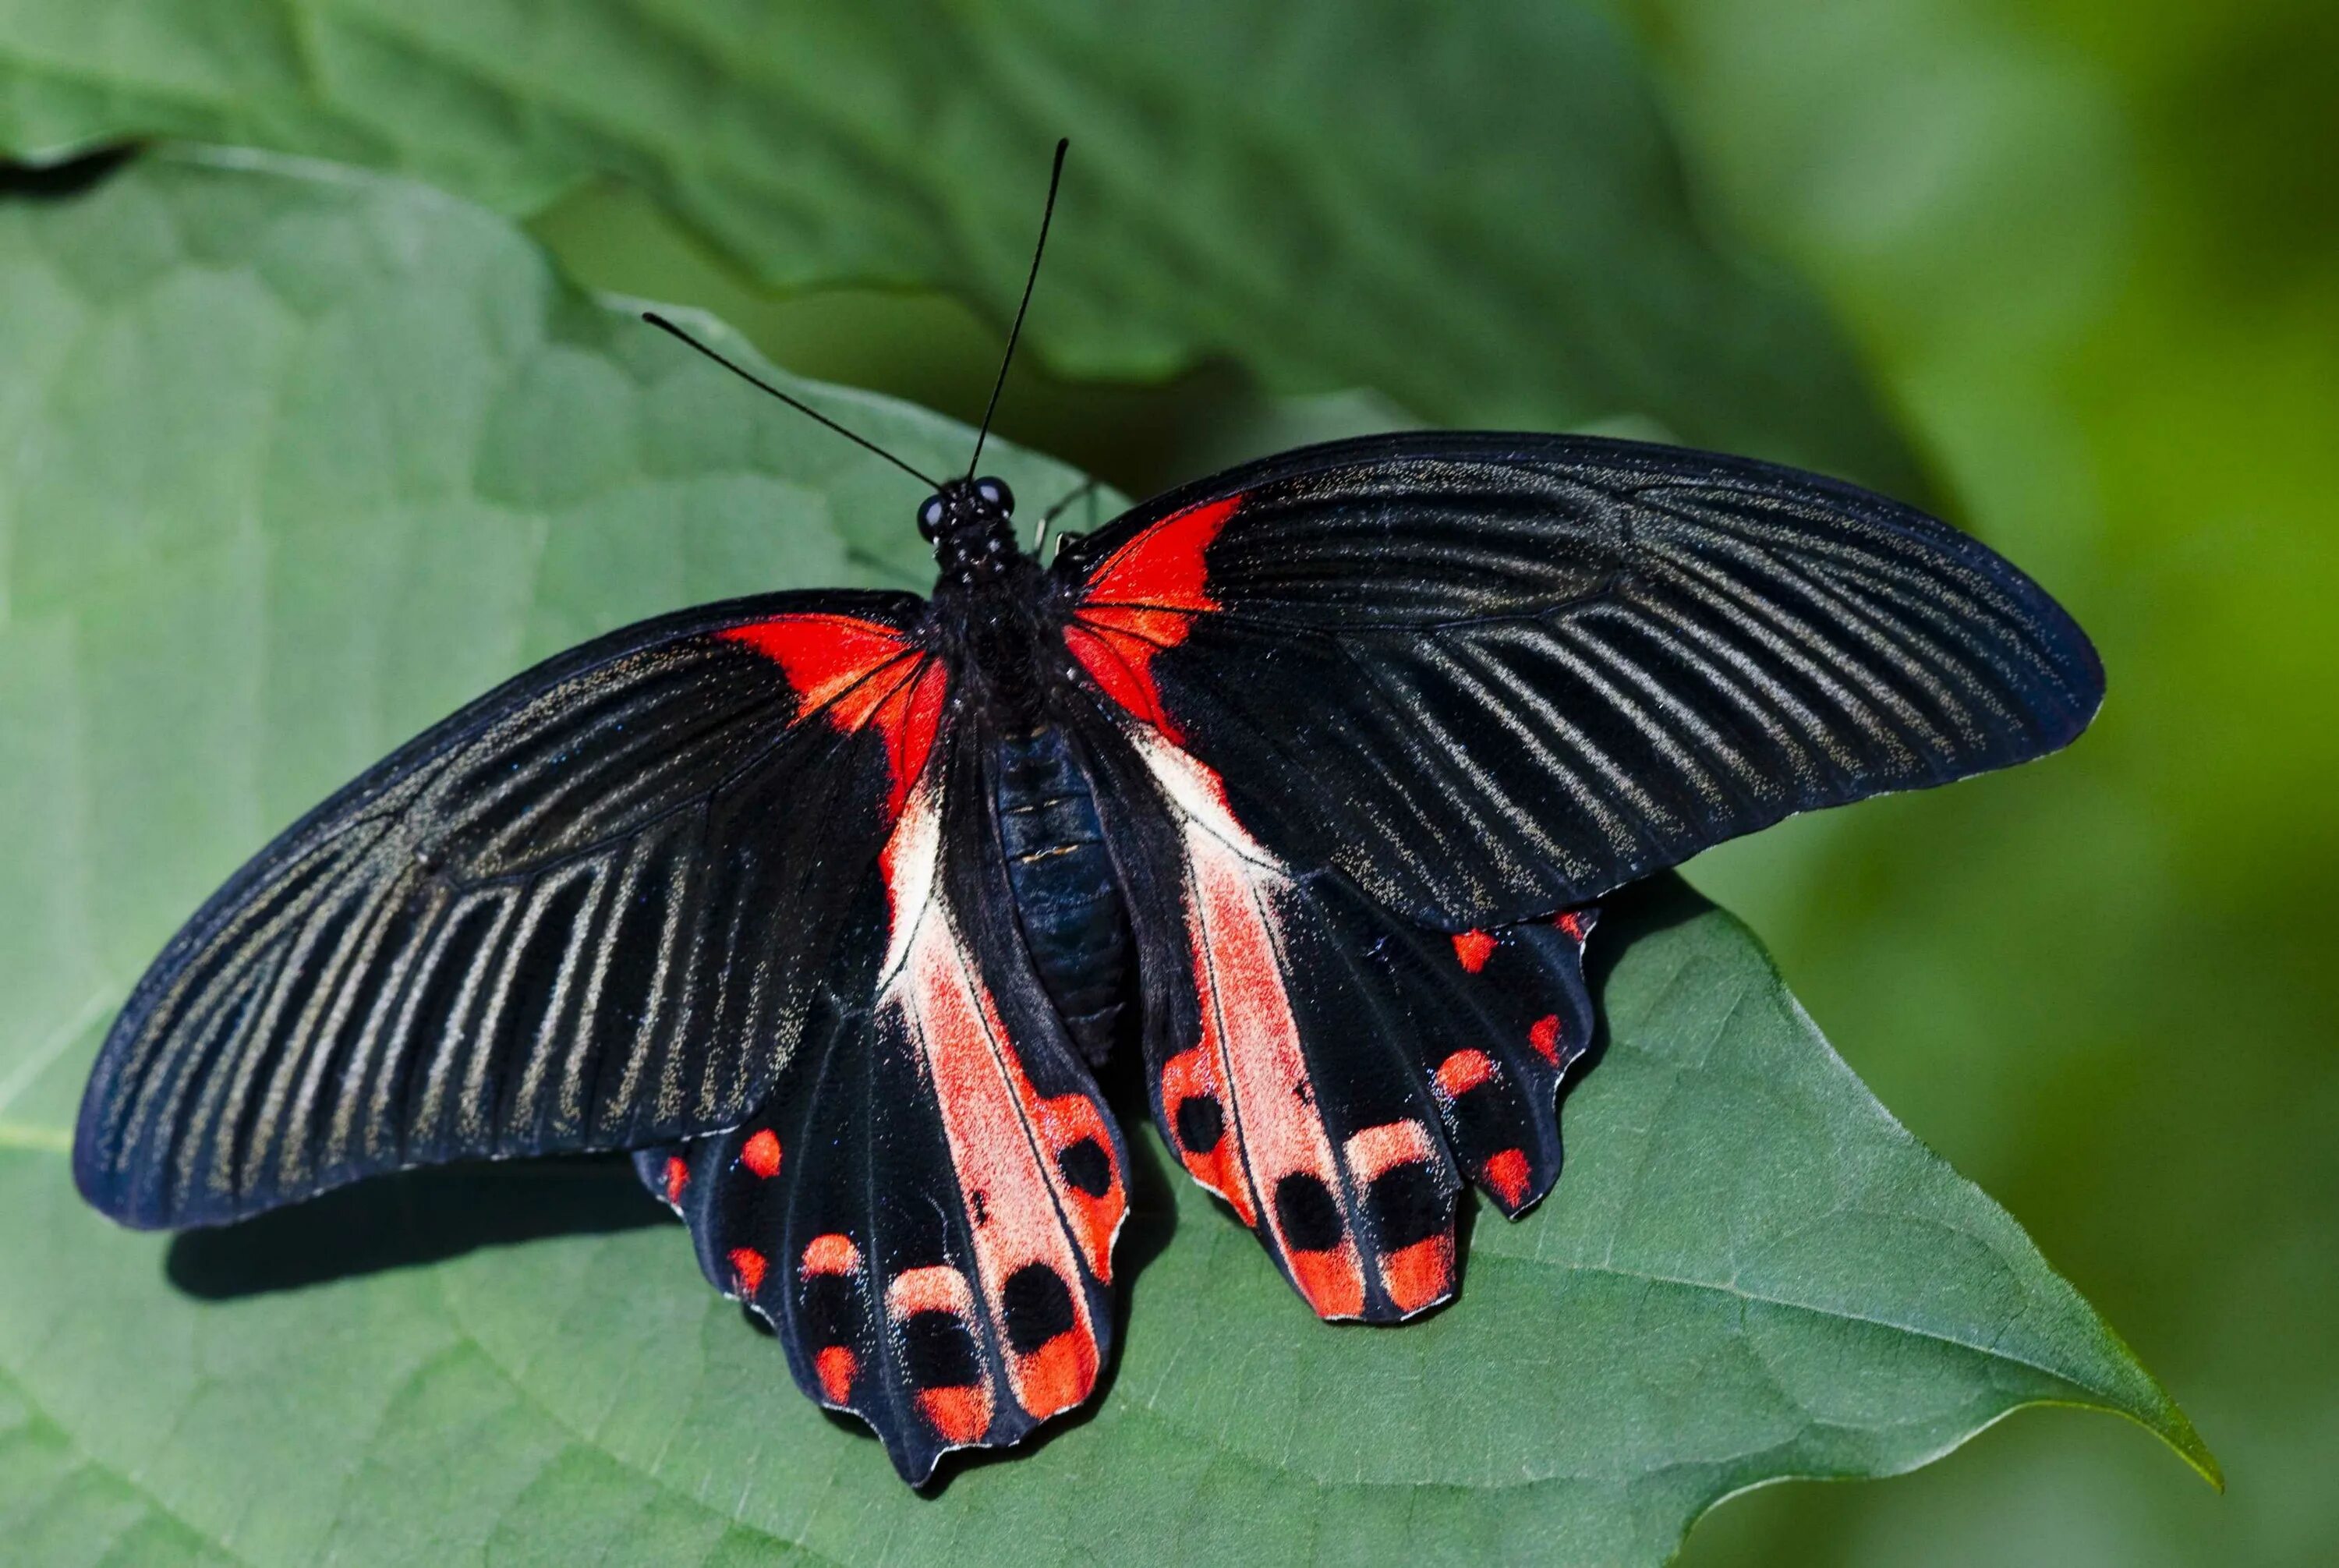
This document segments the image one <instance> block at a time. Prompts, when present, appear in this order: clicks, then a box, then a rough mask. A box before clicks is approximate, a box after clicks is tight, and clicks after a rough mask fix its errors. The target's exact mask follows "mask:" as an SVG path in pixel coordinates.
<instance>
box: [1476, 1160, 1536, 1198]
mask: <svg viewBox="0 0 2339 1568" xmlns="http://www.w3.org/2000/svg"><path fill="white" fill-rule="evenodd" d="M1533 1176H1534V1171H1533V1169H1532V1168H1531V1167H1529V1166H1528V1164H1527V1156H1526V1150H1525V1149H1504V1150H1502V1151H1501V1152H1500V1153H1498V1154H1496V1155H1495V1157H1494V1158H1493V1159H1489V1160H1488V1161H1486V1180H1487V1182H1488V1184H1489V1185H1491V1186H1492V1187H1493V1188H1494V1189H1495V1191H1496V1192H1497V1193H1499V1194H1501V1195H1502V1199H1503V1207H1504V1208H1517V1207H1518V1206H1519V1203H1520V1200H1521V1199H1523V1198H1525V1197H1526V1195H1527V1182H1528V1181H1529V1180H1530V1179H1531V1178H1532V1177H1533Z"/></svg>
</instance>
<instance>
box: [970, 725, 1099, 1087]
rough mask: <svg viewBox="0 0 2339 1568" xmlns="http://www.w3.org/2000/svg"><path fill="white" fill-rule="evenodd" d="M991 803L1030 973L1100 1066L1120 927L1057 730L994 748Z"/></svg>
mask: <svg viewBox="0 0 2339 1568" xmlns="http://www.w3.org/2000/svg"><path fill="white" fill-rule="evenodd" d="M994 798H995V800H996V803H997V808H998V813H999V836H1000V840H1001V842H1002V844H1003V845H1004V847H1005V849H1006V851H1007V873H1008V880H1009V883H1011V885H1012V887H1013V888H1014V892H1015V913H1016V918H1017V920H1018V922H1019V923H1021V926H1022V929H1023V940H1024V942H1025V945H1026V946H1027V947H1028V948H1029V949H1030V950H1031V962H1032V966H1033V968H1035V969H1036V970H1037V971H1039V975H1040V982H1041V985H1043V986H1044V987H1046V988H1047V991H1048V1000H1049V1001H1051V1002H1053V1003H1054V1004H1055V1009H1056V1012H1057V1014H1058V1016H1059V1017H1061V1019H1062V1020H1063V1022H1064V1028H1065V1031H1066V1032H1068V1033H1069V1034H1071V1037H1072V1040H1074V1042H1075V1043H1077V1044H1078V1045H1079V1046H1080V1048H1081V1053H1082V1054H1083V1055H1085V1056H1086V1057H1088V1059H1089V1060H1091V1061H1101V1060H1104V1057H1105V1055H1106V1053H1107V1052H1108V1051H1110V1050H1111V1048H1112V1041H1113V1036H1114V1032H1115V1031H1116V1030H1117V1029H1118V1027H1119V1025H1120V1010H1121V1000H1122V996H1123V991H1124V986H1125V982H1126V980H1127V977H1128V971H1129V932H1128V920H1127V916H1126V914H1125V912H1123V910H1122V908H1121V902H1120V886H1119V884H1118V883H1115V882H1114V880H1113V873H1112V862H1111V859H1110V856H1109V855H1108V853H1106V850H1105V845H1104V830H1103V829H1102V827H1100V825H1099V823H1098V822H1097V813H1096V803H1095V800H1094V799H1093V797H1091V794H1090V793H1089V782H1088V778H1087V776H1086V775H1085V774H1082V773H1081V767H1080V764H1079V763H1078V762H1076V761H1075V760H1074V759H1073V757H1072V755H1071V750H1070V748H1068V747H1067V746H1066V745H1065V744H1064V735H1063V732H1062V731H1061V730H1060V729H1058V728H1056V727H1055V726H1054V725H1042V726H1040V727H1039V728H1036V729H1034V730H1031V731H1030V732H1028V733H1027V734H1024V735H1020V736H1015V737H1012V738H1010V739H1007V740H1004V741H1002V743H1001V745H1000V748H999V764H998V771H997V774H996V784H995V785H994Z"/></svg>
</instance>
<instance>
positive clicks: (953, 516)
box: [918, 475, 1021, 586]
mask: <svg viewBox="0 0 2339 1568" xmlns="http://www.w3.org/2000/svg"><path fill="white" fill-rule="evenodd" d="M918 532H919V533H920V534H922V535H923V536H924V537H925V540H926V542H927V543H928V544H930V545H932V546H933V547H934V564H935V565H936V566H939V567H942V569H943V576H944V577H954V578H956V579H957V580H958V581H960V582H961V583H963V584H967V585H970V586H972V584H974V583H977V582H982V581H986V580H988V579H990V578H992V577H999V576H1001V575H1002V574H1003V573H1004V572H1005V571H1006V570H1007V568H1008V567H1010V566H1011V565H1012V564H1013V563H1014V561H1015V559H1016V557H1017V556H1018V555H1019V554H1020V553H1021V552H1020V551H1019V550H1018V549H1017V548H1016V545H1015V492H1014V491H1012V490H1011V489H1009V488H1007V484H1006V481H1005V480H1003V479H994V478H990V477H989V476H987V475H986V476H985V477H983V478H979V479H977V478H965V479H952V480H951V481H950V482H949V483H948V484H946V485H943V487H942V488H939V489H937V490H936V491H935V492H934V493H933V495H931V496H928V497H927V498H926V499H925V504H924V505H923V506H921V507H920V508H918Z"/></svg>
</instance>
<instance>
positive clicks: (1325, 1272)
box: [1284, 1240, 1365, 1317]
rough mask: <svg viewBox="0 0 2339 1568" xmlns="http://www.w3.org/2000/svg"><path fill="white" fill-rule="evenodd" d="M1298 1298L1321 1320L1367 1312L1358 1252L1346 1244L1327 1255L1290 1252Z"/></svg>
mask: <svg viewBox="0 0 2339 1568" xmlns="http://www.w3.org/2000/svg"><path fill="white" fill-rule="evenodd" d="M1284 1257H1285V1258H1286V1260H1287V1261H1288V1262H1289V1263H1290V1265H1291V1277H1292V1278H1293V1279H1294V1280H1296V1281H1298V1286H1299V1294H1300V1295H1302V1296H1304V1297H1307V1298H1308V1306H1310V1307H1314V1308H1315V1309H1316V1316H1317V1317H1356V1316H1357V1314H1358V1313H1360V1312H1362V1311H1363V1310H1364V1309H1365V1279H1364V1276H1363V1275H1362V1274H1360V1273H1358V1272H1357V1249H1356V1246H1355V1244H1354V1243H1353V1242H1349V1241H1347V1240H1343V1241H1342V1242H1341V1243H1340V1245H1339V1246H1338V1247H1334V1248H1333V1249H1331V1250H1330V1251H1328V1252H1287V1253H1285V1254H1284Z"/></svg>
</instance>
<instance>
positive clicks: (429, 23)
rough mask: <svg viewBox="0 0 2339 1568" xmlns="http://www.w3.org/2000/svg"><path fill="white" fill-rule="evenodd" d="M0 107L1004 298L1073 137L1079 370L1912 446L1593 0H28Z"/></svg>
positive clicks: (764, 265)
mask: <svg viewBox="0 0 2339 1568" xmlns="http://www.w3.org/2000/svg"><path fill="white" fill-rule="evenodd" d="M8 24H9V25H8V31H9V42H8V48H7V50H6V54H5V61H0V146H5V147H6V148H8V149H10V150H12V151H14V152H15V153H17V154H18V155H20V156H53V155H54V154H56V153H58V152H60V151H62V150H69V149H74V148H78V147H84V146H87V145H90V144H92V143H98V142H103V141H109V140H115V139H120V138H123V137H126V136H138V135H156V134H161V135H174V136H184V137H192V138H197V139H201V140H204V141H215V142H226V143H239V144H246V145H253V146H262V147H269V148H274V149H278V150H282V151H288V152H295V153H308V154H312V155H321V156H326V157H331V158H335V159H340V160H345V161H349V162H352V163H367V164H371V165H375V166H378V167H382V168H388V169H395V170H399V171H401V172H405V173H411V174H416V175H419V176H421V177H423V178H426V179H429V180H430V181H432V182H436V183H439V184H440V185H443V186H445V187H447V188H449V189H450V190H453V191H457V192H462V193H465V194H467V195H469V196H470V197H473V198H475V199H478V200H481V201H485V202H489V203H492V204H495V205H498V206H500V207H503V208H504V209H506V210H508V211H515V212H528V211H534V210H538V209H539V208H541V207H542V206H544V205H545V204H546V203H547V202H550V201H552V200H553V199H554V198H556V197H557V196H558V195H559V194H561V193H562V192H567V191H569V190H572V189H574V188H575V187H577V185H578V184H579V183H580V182H586V181H588V180H591V179H594V178H596V177H606V178H610V179H615V180H618V181H622V182H626V183H627V184H630V185H632V186H636V187H638V188H640V189H642V190H645V191H647V192H650V193H651V194H652V195H653V196H655V197H656V199H657V200H658V201H660V202H664V203H665V204H666V206H668V207H669V208H670V209H671V210H672V211H674V212H676V213H678V214H679V215H680V216H681V217H682V218H683V219H684V220H685V221H686V222H688V223H689V224H690V225H692V226H693V227H694V228H695V229H696V230H697V231H698V232H702V233H704V234H706V235H707V236H710V237H711V238H712V239H713V240H714V241H715V242H716V244H717V245H718V246H719V247H720V248H722V249H723V250H724V251H726V252H727V253H728V254H730V255H731V256H732V257H733V258H734V259H735V261H737V262H738V263H739V264H740V265H742V266H743V267H744V268H745V270H746V271H748V272H749V273H750V274H751V275H753V276H754V277H755V278H756V279H758V280H760V281H761V282H762V283H764V284H765V285H766V286H768V287H772V288H779V289H799V288H804V287H806V286H809V285H814V284H821V283H832V282H838V281H844V282H859V283H875V284H884V285H899V286H914V287H925V288H933V289H941V290H944V291H952V292H956V293H958V294H961V295H962V296H964V297H966V298H969V299H972V300H973V301H979V302H980V303H982V305H983V306H985V307H986V308H987V309H988V310H989V311H990V312H991V313H992V315H993V316H994V317H995V318H997V319H999V320H1002V321H1003V320H1004V319H1005V317H1006V315H1007V314H1008V313H1009V312H1010V311H1012V309H1013V304H1014V301H1015V298H1016V293H1017V291H1018V290H1019V289H1020V288H1021V283H1022V281H1023V271H1024V267H1025V264H1026V262H1027V261H1028V260H1029V258H1030V254H1031V236H1032V231H1033V226H1034V223H1035V221H1036V219H1037V216H1038V205H1039V199H1040V194H1041V190H1040V187H1041V178H1042V173H1043V171H1044V168H1045V163H1046V157H1047V152H1048V148H1049V146H1050V145H1051V143H1053V141H1054V140H1055V138H1056V137H1057V135H1058V134H1060V133H1061V134H1068V135H1070V136H1071V138H1072V139H1073V142H1074V143H1075V147H1074V152H1073V156H1072V159H1071V164H1070V167H1069V170H1068V173H1067V174H1066V183H1065V190H1064V199H1063V202H1062V205H1061V212H1060V215H1061V219H1062V222H1061V224H1060V225H1059V226H1058V228H1057V231H1056V233H1055V237H1054V238H1053V240H1051V245H1050V261H1049V264H1048V277H1047V281H1046V285H1045V287H1044V288H1043V289H1042V290H1041V292H1040V295H1039V298H1038V300H1037V301H1036V302H1035V305H1034V310H1033V315H1032V320H1031V342H1032V344H1033V346H1034V347H1035V348H1036V349H1037V350H1039V351H1040V352H1041V354H1043V355H1044V356H1046V357H1047V358H1048V359H1049V360H1051V362H1052V363H1053V364H1055V365H1056V366H1057V367H1058V368H1059V369H1061V370H1064V371H1065V372H1067V373H1070V374H1073V375H1077V376H1082V377H1091V378H1098V377H1111V378H1122V379H1149V378H1156V377H1160V376H1163V375H1166V374H1169V373H1170V372H1171V371H1174V370H1179V369H1182V368H1184V367H1187V366H1189V365H1192V364H1194V363H1196V362H1198V361H1200V360H1205V359H1208V358H1210V357H1214V356H1223V357H1227V358H1230V359H1233V360H1237V361H1239V362H1240V363H1243V364H1246V365H1248V366H1250V367H1252V368H1254V369H1255V370H1258V372H1260V373H1261V374H1262V375H1264V376H1265V377H1266V378H1267V379H1268V381H1269V382H1270V383H1271V384H1272V385H1274V386H1275V387H1277V388H1278V389H1282V390H1301V391H1318V390H1331V389H1338V388H1347V387H1369V388H1373V389H1377V390H1379V391H1381V392H1383V393H1386V394H1387V395H1388V396H1390V397H1392V398H1394V399H1396V401H1397V402H1399V403H1401V404H1403V405H1405V406H1406V408H1408V409H1411V410H1412V411H1413V412H1414V413H1415V414H1416V415H1418V416H1419V417H1421V418H1423V419H1428V420H1430V421H1432V422H1435V423H1439V424H1450V425H1466V426H1467V425H1477V426H1485V427H1495V428H1519V427H1525V428H1530V429H1533V428H1557V427H1565V426H1572V425H1579V424H1582V423H1584V422H1585V421H1587V420H1593V419H1614V418H1617V417H1619V416H1635V417H1638V418H1640V419H1647V420H1653V421H1655V422H1656V423H1657V424H1658V425H1659V426H1661V427H1663V429H1667V430H1670V431H1671V432H1673V434H1674V435H1675V436H1677V437H1678V438H1680V439H1683V440H1686V441H1688V442H1691V443H1692V444H1702V445H1707V446H1712V447H1717V448H1722V449H1732V450H1742V451H1754V452H1761V453H1763V454H1765V455H1770V456H1776V457H1781V458H1785V459H1790V460H1798V461H1801V462H1804V463H1806V464H1807V465H1809V466H1812V467H1817V468H1828V469H1831V470H1834V471H1839V472H1848V473H1851V474H1853V475H1855V476H1860V477H1864V478H1867V479H1868V480H1870V482H1872V483H1876V484H1879V485H1881V486H1884V487H1885V488H1892V489H1896V490H1899V491H1900V492H1901V493H1904V494H1905V493H1910V492H1911V491H1912V490H1913V488H1915V487H1916V485H1917V483H1918V481H1917V479H1916V477H1915V470H1914V465H1913V464H1912V463H1911V461H1910V459H1909V457H1908V455H1907V453H1906V450H1905V449H1904V448H1903V447H1902V446H1901V445H1900V440H1899V438H1898V437H1897V436H1896V435H1895V434H1894V433H1893V431H1892V430H1891V429H1890V426H1889V425H1888V424H1887V423H1886V421H1885V419H1884V418H1883V417H1882V415H1881V413H1880V411H1879V409H1878V408H1877V405H1876V404H1875V402H1874V401H1873V399H1871V398H1870V395H1869V393H1868V391H1867V389H1866V387H1865V384H1864V382H1863V380H1862V378H1861V376H1860V373H1859V371H1858V370H1857V369H1856V367H1855V365H1854V362H1853V360H1852V359H1851V356H1850V353H1849V351H1848V350H1847V349H1846V347H1845V345H1844V343H1843V340H1842V339H1841V336H1840V335H1839V334H1838V333H1837V332H1836V330H1834V328H1833V327H1832V325H1831V323H1830V322H1829V321H1828V320H1827V319H1826V316H1825V314H1824V313H1823V312H1822V311H1821V310H1820V309H1819V308H1818V306H1817V305H1816V303H1815V302H1814V301H1812V300H1811V297H1810V296H1809V295H1808V294H1807V293H1805V292H1804V291H1802V290H1801V289H1800V288H1799V287H1797V286H1795V285H1794V284H1792V283H1791V282H1790V281H1787V280H1786V279H1785V278H1784V277H1783V276H1781V275H1779V274H1776V273H1773V272H1771V271H1762V270H1758V269H1754V268H1752V267H1750V266H1747V265H1744V264H1742V263H1741V262H1740V261H1737V260H1735V259H1734V258H1733V257H1732V256H1731V255H1730V254H1728V253H1727V252H1725V251H1723V250H1722V249H1721V248H1719V247H1717V246H1716V244H1715V243H1714V242H1712V239H1711V237H1710V236H1709V235H1708V233H1707V232H1705V230H1704V228H1703V227H1702V224H1701V222H1700V221H1699V219H1698V217H1697V216H1696V215H1695V214H1694V213H1693V210H1692V207H1691V204H1690V202H1689V200H1688V198H1687V195H1686V193H1685V192H1684V191H1683V186H1682V182H1681V179H1680V174H1679V171H1678V169H1677V167H1676V162H1675V160H1676V153H1675V149H1674V145H1673V141H1672V138H1671V137H1670V135H1669V133H1667V131H1666V129H1665V127H1664V125H1663V122H1662V120H1661V119H1660V117H1659V115H1658V113H1657V111H1656V108H1655V105H1654V103H1653V98H1652V95H1651V94H1650V92H1649V90H1648V88H1647V85H1646V84H1645V83H1644V81H1643V75H1642V73H1641V71H1640V69H1639V67H1638V65H1637V64H1635V62H1634V60H1633V56H1632V54H1631V53H1630V51H1629V49H1628V47H1627V46H1626V44H1625V43H1624V42H1623V39H1622V38H1621V37H1620V35H1618V34H1617V32H1616V31H1615V29H1614V26H1613V25H1611V23H1610V22H1609V21H1608V20H1607V19H1606V18H1605V17H1604V16H1603V15H1599V14H1598V13H1597V12H1596V11H1595V10H1594V8H1592V7H1590V6H1588V5H1579V4H1554V3H1553V0H1487V3H1482V4H1478V5H1467V6H1456V7H1446V8H1443V9H1440V10H1436V11H1434V12H1422V11H1420V10H1419V9H1418V8H1417V7H1413V6H1408V5H1400V4H1396V3H1393V0H1380V3H1377V4H1372V5H1356V4H1349V3H1343V4H1339V5H1313V6H1292V5H1280V6H1260V5H1255V4H1250V3H1248V0H1189V3H1187V4H1181V5H1174V6H1163V5H1154V6H1110V7H1100V6H1097V5H1092V4H1089V3H1087V0H976V3H974V4H946V3H943V0H873V3H869V4H863V5H854V6H851V7H845V6H833V7H831V6H819V5H797V6H788V7H776V6H772V5H763V4H751V3H745V0H725V3H723V4H707V3H706V0H587V3H583V4H574V5H561V6H551V7H548V6H545V5H540V4H532V3H529V0H231V3H229V4H225V5H222V4H221V3H220V0H149V3H147V4H143V5H138V6H135V7H130V8H123V7H120V6H92V5H88V4H86V0H19V3H18V4H16V5H12V6H11V7H10V8H9V12H8Z"/></svg>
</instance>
